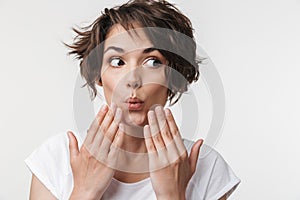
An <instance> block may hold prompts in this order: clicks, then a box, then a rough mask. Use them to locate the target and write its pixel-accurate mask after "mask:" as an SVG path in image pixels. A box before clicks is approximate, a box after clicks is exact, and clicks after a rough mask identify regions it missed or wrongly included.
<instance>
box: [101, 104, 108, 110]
mask: <svg viewBox="0 0 300 200" xmlns="http://www.w3.org/2000/svg"><path fill="white" fill-rule="evenodd" d="M101 111H102V112H106V111H107V105H106V104H104V105H102V106H101Z"/></svg>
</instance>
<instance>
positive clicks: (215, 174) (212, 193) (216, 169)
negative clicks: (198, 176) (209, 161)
mask: <svg viewBox="0 0 300 200" xmlns="http://www.w3.org/2000/svg"><path fill="white" fill-rule="evenodd" d="M212 151H213V154H215V158H214V162H213V165H212V167H211V173H210V178H209V181H208V185H207V190H206V195H205V197H206V198H205V199H206V200H218V199H220V198H222V197H223V196H224V195H226V197H229V196H230V195H231V194H232V192H233V191H234V190H235V189H236V188H237V186H238V185H239V183H240V179H239V178H238V177H237V176H236V175H235V174H234V172H233V170H232V169H231V167H230V166H229V165H228V164H227V163H226V161H225V160H224V159H223V157H222V156H221V155H220V154H219V153H218V152H216V151H215V150H212Z"/></svg>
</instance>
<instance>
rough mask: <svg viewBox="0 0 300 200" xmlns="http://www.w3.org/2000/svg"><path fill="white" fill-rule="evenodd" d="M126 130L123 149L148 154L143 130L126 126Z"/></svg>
mask: <svg viewBox="0 0 300 200" xmlns="http://www.w3.org/2000/svg"><path fill="white" fill-rule="evenodd" d="M124 128H125V130H124V131H125V135H124V141H123V144H122V147H121V148H122V149H123V150H124V151H129V152H133V153H147V148H146V144H145V139H144V135H143V128H142V127H133V126H128V125H125V127H124Z"/></svg>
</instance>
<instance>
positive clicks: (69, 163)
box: [26, 0, 239, 200]
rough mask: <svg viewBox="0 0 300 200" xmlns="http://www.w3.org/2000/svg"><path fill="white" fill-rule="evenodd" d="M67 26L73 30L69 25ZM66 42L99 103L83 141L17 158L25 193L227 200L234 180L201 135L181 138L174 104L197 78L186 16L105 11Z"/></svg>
mask: <svg viewBox="0 0 300 200" xmlns="http://www.w3.org/2000/svg"><path fill="white" fill-rule="evenodd" d="M74 30H75V29H74ZM75 32H76V33H77V34H78V36H77V37H76V40H75V42H74V44H72V45H68V47H70V48H71V49H72V50H71V52H70V54H75V55H76V56H77V58H78V59H80V60H81V63H80V71H81V75H82V76H83V77H84V78H85V80H86V84H87V85H88V87H89V88H90V89H91V91H92V94H93V95H94V97H95V96H96V94H97V90H96V86H97V85H98V86H101V87H102V88H103V91H104V95H105V99H106V102H107V103H108V104H109V105H104V106H102V108H101V109H100V111H99V113H98V114H97V116H96V117H95V120H94V121H93V122H92V124H91V125H90V127H89V129H88V131H87V134H86V136H85V138H84V139H83V142H82V140H81V139H80V136H79V135H78V134H76V133H73V132H71V131H68V133H67V134H63V135H57V136H55V137H52V138H50V139H49V140H48V141H46V142H45V143H44V144H43V145H42V146H41V147H40V148H39V149H37V150H36V151H35V152H34V153H32V155H30V157H29V158H27V160H26V163H27V165H28V167H29V168H30V170H31V171H32V173H33V175H32V183H31V191H30V199H32V200H34V199H72V200H75V199H121V200H122V199H175V200H176V199H195V200H196V199H207V200H210V199H221V200H224V199H227V197H228V196H229V195H230V194H231V193H232V191H233V190H234V189H235V188H236V186H237V185H238V184H239V179H238V178H237V177H236V176H235V175H234V173H233V172H232V170H231V169H230V167H229V166H228V165H227V164H226V162H225V161H224V160H223V159H222V157H221V156H220V155H219V154H218V153H217V152H215V151H214V150H211V151H210V153H209V154H207V155H205V156H203V157H201V156H199V150H200V147H201V148H209V147H208V146H205V145H202V143H203V140H198V141H196V142H191V141H188V140H184V139H182V138H181V135H180V133H179V131H178V130H179V129H178V127H177V125H176V122H175V120H174V118H173V116H172V113H171V111H170V110H169V109H164V108H163V107H164V105H165V104H166V102H167V100H169V101H170V104H174V103H176V102H177V100H178V99H179V98H180V96H181V94H182V93H183V92H185V91H186V90H187V86H188V84H190V83H192V82H193V81H196V80H197V79H198V76H199V71H198V63H199V61H198V60H197V59H196V44H195V41H194V37H193V29H192V26H191V23H190V21H189V19H188V18H187V17H186V16H184V15H183V14H182V13H181V12H180V11H179V10H178V9H177V8H175V7H174V6H173V5H172V4H170V3H168V2H166V1H152V0H149V1H140V0H135V1H129V2H128V3H125V4H123V5H122V6H118V7H114V8H112V9H105V10H104V13H103V14H102V15H101V16H100V17H99V18H98V19H96V21H95V22H94V23H92V24H91V25H90V26H89V27H86V28H84V29H83V30H82V31H81V30H75Z"/></svg>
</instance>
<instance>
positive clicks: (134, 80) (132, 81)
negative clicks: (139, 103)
mask: <svg viewBox="0 0 300 200" xmlns="http://www.w3.org/2000/svg"><path fill="white" fill-rule="evenodd" d="M126 85H127V87H130V88H132V89H137V88H140V87H141V86H142V78H141V74H140V70H139V69H134V70H132V71H130V72H129V74H128V78H127V84H126Z"/></svg>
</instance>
